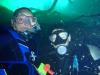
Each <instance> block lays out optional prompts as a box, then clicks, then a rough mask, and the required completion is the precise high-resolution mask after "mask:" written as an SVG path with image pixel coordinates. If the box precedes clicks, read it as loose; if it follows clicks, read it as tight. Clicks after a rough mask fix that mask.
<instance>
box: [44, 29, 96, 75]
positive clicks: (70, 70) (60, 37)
mask: <svg viewBox="0 0 100 75" xmlns="http://www.w3.org/2000/svg"><path fill="white" fill-rule="evenodd" d="M74 39H75V38H74ZM49 40H50V41H49V42H50V46H49V48H48V50H47V52H46V54H45V56H44V63H47V64H49V65H50V66H51V69H52V70H53V72H54V74H53V75H97V74H98V73H97V72H98V69H97V67H96V66H94V60H93V58H92V56H91V54H90V52H89V49H88V47H87V46H86V45H84V44H79V43H78V42H75V41H74V40H73V37H72V35H71V34H70V33H69V32H66V31H65V30H64V29H61V28H58V29H57V28H56V29H54V30H52V32H51V34H50V36H49ZM46 49H47V48H46ZM50 75H52V74H50Z"/></svg>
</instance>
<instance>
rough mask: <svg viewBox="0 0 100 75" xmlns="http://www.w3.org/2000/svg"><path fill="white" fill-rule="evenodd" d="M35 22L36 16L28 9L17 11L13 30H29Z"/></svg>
mask: <svg viewBox="0 0 100 75" xmlns="http://www.w3.org/2000/svg"><path fill="white" fill-rule="evenodd" d="M35 24H36V18H34V17H33V15H32V13H30V12H29V11H23V12H21V13H19V14H18V16H17V17H16V20H15V23H14V25H15V30H16V31H19V32H24V31H31V30H32V28H33V27H35Z"/></svg>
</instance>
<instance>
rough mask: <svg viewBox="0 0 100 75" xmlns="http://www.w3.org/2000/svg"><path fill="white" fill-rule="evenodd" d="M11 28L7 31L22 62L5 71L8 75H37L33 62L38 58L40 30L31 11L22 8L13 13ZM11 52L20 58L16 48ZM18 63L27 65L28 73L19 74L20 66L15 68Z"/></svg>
mask: <svg viewBox="0 0 100 75" xmlns="http://www.w3.org/2000/svg"><path fill="white" fill-rule="evenodd" d="M11 26H12V29H9V30H8V32H9V33H10V34H11V36H12V37H13V39H14V41H15V42H16V43H17V45H16V46H18V49H20V51H21V54H22V57H23V60H21V61H16V62H15V63H14V64H15V66H14V68H13V67H10V68H8V69H7V73H8V75H38V73H36V74H35V71H34V69H35V65H34V62H35V61H36V59H37V57H38V48H37V42H38V32H39V31H40V30H41V28H40V25H39V23H38V22H37V18H36V17H34V16H33V14H32V11H31V10H30V9H29V8H26V7H22V8H19V9H17V10H16V11H15V12H14V14H13V17H12V19H11ZM5 35H6V34H5ZM8 40H9V39H8ZM11 50H12V51H13V52H14V54H15V55H16V56H20V54H17V52H18V50H17V49H16V48H14V49H11ZM9 51H10V50H9ZM12 55H13V54H12ZM17 59H19V58H17ZM0 61H1V60H0ZM8 61H11V60H8ZM12 62H13V60H12V61H11V63H12ZM18 62H20V64H27V67H28V69H29V68H30V69H29V73H27V72H25V71H24V70H22V71H23V72H25V73H24V74H21V71H20V66H19V67H17V65H18ZM5 63H8V62H5ZM28 63H29V64H28ZM16 64H17V65H16ZM32 64H33V65H32ZM11 65H13V64H11ZM23 68H24V67H23ZM23 72H22V73H23Z"/></svg>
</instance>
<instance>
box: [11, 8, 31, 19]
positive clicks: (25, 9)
mask: <svg viewBox="0 0 100 75" xmlns="http://www.w3.org/2000/svg"><path fill="white" fill-rule="evenodd" d="M23 11H28V12H30V13H32V11H31V10H30V9H29V8H27V7H22V8H19V9H16V10H15V12H14V13H13V17H12V19H13V20H15V19H16V17H17V16H18V15H19V13H21V12H23Z"/></svg>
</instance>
